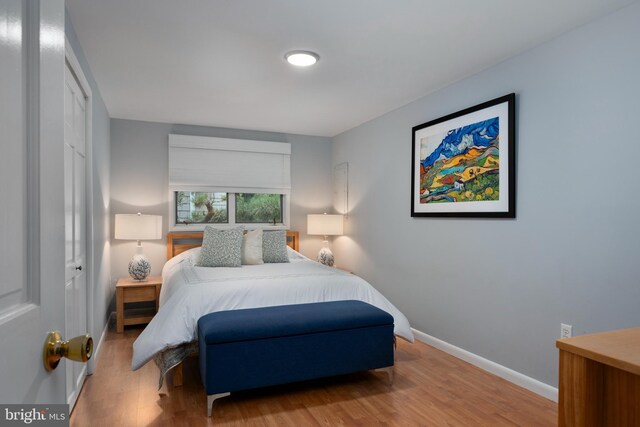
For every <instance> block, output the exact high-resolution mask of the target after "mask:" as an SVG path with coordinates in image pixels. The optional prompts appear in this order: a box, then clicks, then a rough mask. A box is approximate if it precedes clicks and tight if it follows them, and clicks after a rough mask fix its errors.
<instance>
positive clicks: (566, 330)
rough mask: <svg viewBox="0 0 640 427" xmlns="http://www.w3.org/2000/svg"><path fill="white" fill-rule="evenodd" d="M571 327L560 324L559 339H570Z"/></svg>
mask: <svg viewBox="0 0 640 427" xmlns="http://www.w3.org/2000/svg"><path fill="white" fill-rule="evenodd" d="M572 332H573V326H571V325H565V324H564V323H560V338H571V336H572Z"/></svg>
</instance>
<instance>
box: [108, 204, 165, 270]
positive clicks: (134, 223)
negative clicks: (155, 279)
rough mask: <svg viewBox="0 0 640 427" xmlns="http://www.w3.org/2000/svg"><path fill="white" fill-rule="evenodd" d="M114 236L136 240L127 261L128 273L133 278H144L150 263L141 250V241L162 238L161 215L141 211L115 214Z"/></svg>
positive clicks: (149, 268)
mask: <svg viewBox="0 0 640 427" xmlns="http://www.w3.org/2000/svg"><path fill="white" fill-rule="evenodd" d="M115 238H116V239H124V240H137V241H138V246H137V247H136V252H135V254H134V255H133V258H132V259H131V261H129V274H130V275H131V277H133V278H134V279H135V280H144V279H146V278H147V276H148V275H149V273H151V263H150V262H149V258H147V257H146V256H145V254H144V253H143V252H142V244H141V241H142V240H157V239H162V217H161V216H160V215H142V214H141V213H137V214H116V231H115Z"/></svg>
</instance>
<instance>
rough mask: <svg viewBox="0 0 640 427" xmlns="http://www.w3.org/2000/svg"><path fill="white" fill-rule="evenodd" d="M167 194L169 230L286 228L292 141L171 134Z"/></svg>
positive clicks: (287, 223) (288, 209) (288, 210)
mask: <svg viewBox="0 0 640 427" xmlns="http://www.w3.org/2000/svg"><path fill="white" fill-rule="evenodd" d="M169 194H170V198H171V199H172V200H171V203H170V209H169V216H170V221H171V222H170V228H171V230H186V229H189V230H202V229H204V226H205V225H206V224H221V225H222V224H225V225H229V226H233V225H235V224H247V227H248V228H251V227H252V224H256V225H257V224H260V227H265V228H276V229H278V228H287V227H288V225H289V215H290V194H291V145H290V144H288V143H284V142H271V141H253V140H240V139H229V138H213V137H203V136H191V135H176V134H170V135H169Z"/></svg>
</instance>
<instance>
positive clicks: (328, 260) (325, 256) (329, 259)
mask: <svg viewBox="0 0 640 427" xmlns="http://www.w3.org/2000/svg"><path fill="white" fill-rule="evenodd" d="M318 262H319V263H320V264H324V265H328V266H329V267H333V263H334V258H333V252H331V249H329V248H326V247H325V248H322V249H320V252H318Z"/></svg>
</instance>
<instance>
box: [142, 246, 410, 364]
mask: <svg viewBox="0 0 640 427" xmlns="http://www.w3.org/2000/svg"><path fill="white" fill-rule="evenodd" d="M199 251H200V248H195V249H190V250H188V251H186V252H184V253H182V254H180V255H178V256H176V257H174V258H172V259H170V260H169V261H168V262H167V263H166V264H165V266H164V268H163V270H162V278H163V284H162V290H161V293H160V310H159V311H158V313H157V314H156V315H155V317H154V318H153V320H152V321H151V322H150V323H149V325H148V326H147V327H146V328H145V329H144V331H142V333H141V334H140V336H139V337H138V339H136V341H135V342H134V343H133V360H132V363H131V366H132V368H133V369H134V370H136V369H139V368H140V367H142V366H143V365H144V364H145V363H147V362H148V361H149V360H151V359H152V358H153V356H154V355H155V354H156V353H158V352H161V351H163V350H166V349H169V348H173V347H176V346H178V345H181V344H184V343H189V342H192V341H195V340H196V337H197V323H198V319H199V318H200V317H201V316H203V315H205V314H207V313H212V312H215V311H222V310H234V309H240V308H255V307H267V306H274V305H287V304H302V303H310V302H321V301H337V300H349V299H353V300H360V301H364V302H367V303H369V304H371V305H374V306H376V307H378V308H380V309H382V310H384V311H386V312H387V313H389V314H391V315H392V316H393V318H394V323H395V325H394V327H395V334H396V335H398V336H401V337H403V338H405V339H407V340H409V341H413V333H412V332H411V328H410V326H409V322H408V320H407V318H406V317H405V316H404V315H403V314H402V313H401V312H400V311H399V310H398V309H397V308H395V307H394V306H393V304H391V303H390V302H389V301H388V300H387V299H386V298H385V297H384V296H382V294H380V293H379V292H378V291H377V290H375V289H374V288H373V286H371V285H370V284H369V283H367V282H366V281H365V280H363V279H361V278H360V277H358V276H355V275H353V274H349V273H346V272H344V271H341V270H338V269H335V268H332V267H326V266H324V265H322V264H319V263H317V262H314V261H311V260H309V259H308V258H305V257H304V256H302V255H300V254H299V253H297V252H295V251H293V250H290V251H289V258H290V260H291V262H290V263H282V264H262V265H243V266H242V267H240V268H231V267H216V268H210V267H195V266H194V264H195V261H196V260H197V259H198V254H199Z"/></svg>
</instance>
